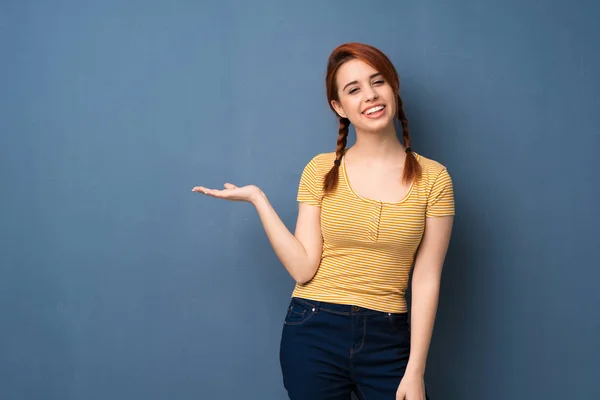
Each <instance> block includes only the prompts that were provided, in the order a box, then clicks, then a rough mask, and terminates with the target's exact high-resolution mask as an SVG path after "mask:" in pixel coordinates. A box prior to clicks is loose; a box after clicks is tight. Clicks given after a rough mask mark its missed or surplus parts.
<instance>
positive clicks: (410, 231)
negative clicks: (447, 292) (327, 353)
mask: <svg viewBox="0 0 600 400" xmlns="http://www.w3.org/2000/svg"><path fill="white" fill-rule="evenodd" d="M415 156H416V157H417V160H418V162H419V164H420V165H421V168H422V176H421V178H420V179H418V180H417V181H415V182H414V183H413V184H412V186H411V187H410V189H409V191H408V193H407V194H406V195H405V196H404V198H403V199H402V200H401V201H399V202H397V203H387V202H381V201H375V200H372V199H367V198H364V197H361V196H359V195H358V194H356V193H355V192H354V191H353V190H352V188H351V186H350V185H349V183H348V179H347V175H346V170H345V167H344V163H343V162H342V163H341V165H340V168H339V180H338V185H337V187H336V189H335V190H334V191H333V192H331V193H330V194H328V195H324V194H323V190H322V187H323V178H324V177H325V175H326V174H327V172H329V170H330V169H331V167H332V166H333V161H334V160H335V153H322V154H319V155H317V156H315V157H314V158H313V159H312V160H311V161H310V162H309V163H308V164H307V165H306V167H305V168H304V171H303V172H302V176H301V178H300V185H299V188H298V201H299V202H304V203H308V204H311V205H314V206H320V207H321V232H322V235H323V253H322V256H321V262H320V265H319V268H318V270H317V272H316V274H315V276H314V277H313V278H312V279H311V280H310V281H308V282H307V283H305V284H296V287H295V288H294V291H293V293H292V296H296V297H302V298H306V299H312V300H316V301H325V302H332V303H338V304H349V305H357V306H360V307H366V308H371V309H375V310H380V311H384V312H395V313H396V312H406V310H407V307H406V299H405V297H404V294H405V291H406V288H407V286H408V279H409V274H410V272H411V269H412V266H413V263H414V259H415V255H416V251H417V248H418V247H419V244H420V242H421V238H422V236H423V232H424V227H425V218H427V217H439V216H444V215H454V192H453V185H452V180H451V178H450V175H449V174H448V171H447V170H446V168H445V167H444V166H443V165H442V164H440V163H438V162H437V161H434V160H431V159H428V158H426V157H423V156H422V155H419V154H416V153H415Z"/></svg>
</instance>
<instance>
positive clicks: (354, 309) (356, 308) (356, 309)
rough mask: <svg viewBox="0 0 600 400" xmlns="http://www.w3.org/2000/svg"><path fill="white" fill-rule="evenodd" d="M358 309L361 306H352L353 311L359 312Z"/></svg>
mask: <svg viewBox="0 0 600 400" xmlns="http://www.w3.org/2000/svg"><path fill="white" fill-rule="evenodd" d="M358 310H360V307H359V306H352V311H354V312H357V311H358Z"/></svg>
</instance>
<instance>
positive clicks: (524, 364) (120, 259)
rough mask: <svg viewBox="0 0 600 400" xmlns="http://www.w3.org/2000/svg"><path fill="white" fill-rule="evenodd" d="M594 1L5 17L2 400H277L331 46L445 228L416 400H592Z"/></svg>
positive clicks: (260, 6)
mask: <svg viewBox="0 0 600 400" xmlns="http://www.w3.org/2000/svg"><path fill="white" fill-rule="evenodd" d="M599 13H600V6H599V5H598V3H597V2H593V1H573V0H571V1H567V0H564V1H544V2H542V1H534V0H510V1H506V0H505V1H500V0H478V1H475V0H472V1H469V0H455V1H445V0H428V1H422V0H420V1H410V2H409V1H397V2H392V1H390V2H371V3H368V2H364V1H312V2H291V1H289V2H283V1H275V0H271V1H266V0H263V1H252V2H242V1H238V2H234V1H221V2H214V1H211V2H208V1H206V2H201V1H196V2H193V1H158V0H152V1H149V0H146V1H134V2H132V1H130V2H122V1H116V0H104V1H102V2H100V1H97V2H91V1H75V0H71V1H41V0H40V1H16V0H15V1H6V0H5V1H2V2H0V43H1V46H2V47H1V50H2V52H1V55H2V63H1V64H0V76H1V88H0V107H1V108H0V112H1V115H0V129H1V136H0V146H1V147H0V148H1V159H0V163H1V164H0V165H1V170H0V181H1V183H2V189H1V190H2V196H1V199H0V205H1V214H0V218H1V220H0V226H1V229H0V235H1V236H0V239H1V241H0V246H1V247H0V250H1V252H0V265H1V269H0V398H1V399H7V400H8V399H11V400H12V399H15V400H21V399H23V400H30V399H31V400H33V399H36V400H37V399H43V400H54V399H56V400H74V399H77V400H80V399H81V400H95V399H102V400H105V399H115V400H117V399H128V400H137V399H139V400H141V399H144V400H155V399H156V400H158V399H167V398H168V399H218V400H220V399H223V400H227V399H242V398H245V399H261V400H271V399H272V400H275V399H277V400H279V399H283V398H285V392H284V390H283V387H282V383H281V377H280V371H279V361H278V347H279V337H280V332H281V327H282V321H283V317H284V314H285V308H286V305H287V302H288V298H289V295H290V291H291V290H292V287H293V281H292V279H291V278H290V277H289V276H288V275H287V274H286V272H285V270H284V268H283V267H282V266H281V265H280V264H279V263H278V261H277V259H276V257H275V256H274V254H273V252H272V250H271V248H270V245H269V243H268V241H267V239H266V236H265V235H264V232H263V230H262V227H261V225H260V222H259V220H258V217H257V216H256V213H255V211H254V210H253V209H252V207H251V206H249V205H247V204H239V203H225V202H221V201H218V200H215V199H210V198H206V197H203V196H200V195H197V194H193V193H191V191H190V190H191V188H192V187H193V186H194V185H208V186H213V187H218V186H220V185H221V184H222V183H224V182H225V181H232V182H234V183H236V184H247V183H254V184H257V185H259V186H260V187H261V188H262V189H263V190H264V191H265V192H266V193H267V195H268V196H269V198H270V200H271V202H272V203H273V205H274V206H275V208H276V210H277V211H278V212H279V214H280V216H281V217H282V218H283V220H284V222H285V223H286V224H287V225H288V227H289V228H290V229H293V228H294V223H295V218H296V207H297V206H296V202H295V195H296V189H297V183H298V179H299V176H300V172H301V170H302V167H303V166H304V165H305V163H306V162H307V161H308V160H309V159H310V158H311V157H312V156H313V155H315V154H316V153H319V152H324V151H331V150H333V149H334V146H335V140H336V135H337V131H336V121H335V118H334V116H333V114H332V113H331V111H330V110H329V109H328V107H327V104H326V100H325V96H324V84H323V80H324V71H325V63H326V59H327V56H328V55H329V53H330V51H331V50H332V49H333V48H334V47H335V46H337V45H338V44H340V43H343V42H346V41H362V42H367V43H371V44H373V45H376V46H378V47H380V48H381V49H382V50H384V51H385V52H386V53H388V54H389V56H390V57H391V58H392V60H393V61H394V63H395V64H396V66H397V68H398V70H399V72H400V75H401V79H402V85H403V86H402V90H403V96H404V101H405V104H406V109H407V113H408V117H409V121H410V125H411V128H412V133H413V138H414V139H413V143H414V145H413V147H414V148H415V149H416V150H417V151H418V152H421V153H422V154H425V155H426V156H428V157H431V158H434V159H437V160H438V161H440V162H442V163H444V164H445V165H447V166H448V168H449V170H450V172H451V173H452V176H453V178H454V182H455V188H456V202H457V217H456V225H455V230H454V236H453V240H452V243H451V248H450V251H449V255H448V259H447V263H446V266H445V273H444V280H443V285H442V295H441V305H440V311H439V314H438V320H437V325H436V331H435V336H434V339H433V343H432V347H431V353H430V354H431V355H430V359H429V365H428V371H427V382H428V385H429V391H430V393H431V395H432V398H433V399H438V400H440V399H441V400H470V399H474V400H480V399H481V400H500V399H506V398H510V399H547V400H553V399H556V400H558V399H560V400H564V399H598V398H600V383H599V382H600V380H599V379H598V378H599V377H600V367H599V364H598V362H599V361H598V359H599V358H600V344H599V338H600V312H599V311H598V309H599V307H600V294H599V292H598V291H597V285H598V284H597V282H598V280H600V262H599V261H598V255H597V254H598V253H597V251H598V247H599V245H600V218H599V215H598V207H597V205H598V201H599V200H598V199H599V198H600V190H599V179H598V168H599V167H600V161H599V157H598V148H599V146H600V139H599V135H598V127H599V126H600V116H599V115H600V112H598V104H599V102H598V93H599V92H600V84H599V83H600V79H599V78H598V71H600V55H599V53H600V52H599V51H598V42H599V40H600V24H599V23H598V15H599Z"/></svg>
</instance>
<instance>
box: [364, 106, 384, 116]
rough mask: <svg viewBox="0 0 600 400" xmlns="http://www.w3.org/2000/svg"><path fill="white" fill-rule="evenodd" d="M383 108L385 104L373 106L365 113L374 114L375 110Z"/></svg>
mask: <svg viewBox="0 0 600 400" xmlns="http://www.w3.org/2000/svg"><path fill="white" fill-rule="evenodd" d="M381 110H383V106H377V107H373V108H369V109H368V110H367V112H366V113H365V114H367V115H368V114H373V113H374V112H377V111H381Z"/></svg>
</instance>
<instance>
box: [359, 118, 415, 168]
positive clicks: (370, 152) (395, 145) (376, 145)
mask: <svg viewBox="0 0 600 400" xmlns="http://www.w3.org/2000/svg"><path fill="white" fill-rule="evenodd" d="M404 152H405V148H404V145H403V144H402V143H401V142H400V140H399V139H398V136H397V134H396V129H395V127H394V125H393V124H391V125H390V126H389V127H388V128H386V129H384V130H382V131H379V132H362V131H359V130H357V131H356V143H355V144H354V146H352V153H354V155H355V156H359V157H376V158H379V159H387V158H395V157H398V156H399V155H401V156H404Z"/></svg>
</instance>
